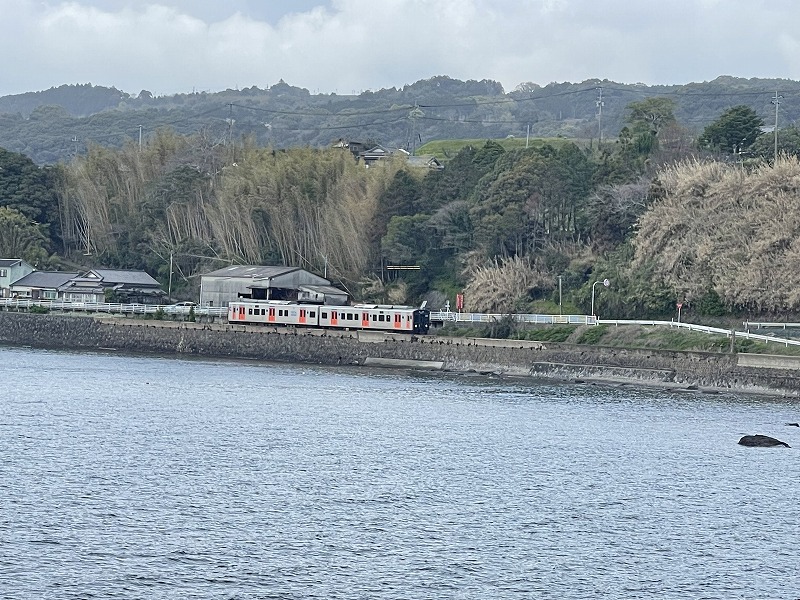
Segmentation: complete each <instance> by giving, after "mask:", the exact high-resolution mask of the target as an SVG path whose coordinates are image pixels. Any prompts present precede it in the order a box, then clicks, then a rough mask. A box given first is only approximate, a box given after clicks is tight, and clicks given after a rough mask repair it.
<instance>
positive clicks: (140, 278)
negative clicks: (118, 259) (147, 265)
mask: <svg viewBox="0 0 800 600" xmlns="http://www.w3.org/2000/svg"><path fill="white" fill-rule="evenodd" d="M93 273H94V274H96V275H97V276H98V277H99V278H100V279H101V280H102V282H103V285H114V284H118V283H121V284H124V285H140V286H141V285H143V286H147V287H158V286H159V283H158V282H157V281H156V280H155V279H153V278H152V277H150V275H148V274H147V273H145V272H144V271H129V270H125V269H92V270H91V271H89V273H87V274H86V276H85V278H87V279H88V278H92V279H93V277H92V274H93Z"/></svg>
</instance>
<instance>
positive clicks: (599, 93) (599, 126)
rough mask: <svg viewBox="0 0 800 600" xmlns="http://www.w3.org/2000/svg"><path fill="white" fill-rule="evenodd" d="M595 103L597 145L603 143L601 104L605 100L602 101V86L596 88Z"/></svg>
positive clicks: (602, 104)
mask: <svg viewBox="0 0 800 600" xmlns="http://www.w3.org/2000/svg"><path fill="white" fill-rule="evenodd" d="M595 104H596V105H597V136H598V140H599V141H598V142H597V144H598V146H599V145H600V144H602V143H603V106H604V105H605V102H603V88H601V87H599V88H597V100H596V101H595Z"/></svg>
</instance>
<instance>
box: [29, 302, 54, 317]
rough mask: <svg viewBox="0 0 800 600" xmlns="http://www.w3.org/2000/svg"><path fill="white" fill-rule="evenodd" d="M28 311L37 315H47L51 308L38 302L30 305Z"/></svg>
mask: <svg viewBox="0 0 800 600" xmlns="http://www.w3.org/2000/svg"><path fill="white" fill-rule="evenodd" d="M28 312H32V313H33V314H35V315H46V314H47V313H49V312H50V309H49V308H47V307H46V306H40V305H38V304H34V305H33V306H31V307H30V310H29V311H28Z"/></svg>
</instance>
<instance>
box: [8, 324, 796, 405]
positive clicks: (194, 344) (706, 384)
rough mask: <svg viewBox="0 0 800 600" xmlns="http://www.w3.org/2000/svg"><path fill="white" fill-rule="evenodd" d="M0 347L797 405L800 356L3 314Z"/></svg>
mask: <svg viewBox="0 0 800 600" xmlns="http://www.w3.org/2000/svg"><path fill="white" fill-rule="evenodd" d="M0 344H3V345H9V346H29V347H33V348H42V349H65V350H93V351H106V352H132V353H142V354H161V355H177V356H199V357H205V358H234V359H236V358H240V359H255V360H264V361H270V362H276V363H280V362H289V363H297V364H318V365H330V366H336V365H344V364H347V365H354V366H355V365H360V366H368V367H374V368H397V369H406V370H427V371H439V372H449V373H454V374H463V375H468V374H471V373H475V374H480V375H484V376H498V377H502V378H516V377H520V378H526V379H543V380H552V381H559V382H572V383H577V384H603V385H616V386H621V385H635V386H641V387H654V388H661V389H671V390H677V391H692V392H698V393H707V394H715V393H721V392H741V393H748V394H758V395H769V396H773V397H774V396H778V397H781V396H782V397H791V398H796V397H800V358H795V357H786V356H773V355H750V354H715V353H705V352H685V351H675V350H652V349H642V348H618V347H613V348H612V347H602V346H579V345H571V344H563V343H544V342H532V341H526V340H493V339H485V338H444V337H437V336H435V335H425V336H422V335H409V334H392V333H377V332H365V331H344V330H336V331H328V330H314V329H308V330H301V329H289V328H274V327H263V326H252V325H231V324H227V323H224V324H223V323H220V324H215V323H189V322H176V321H154V320H140V319H132V318H124V317H121V318H114V317H112V318H109V317H107V316H103V317H98V316H85V315H82V316H74V315H62V314H46V315H42V314H30V313H17V312H6V311H0Z"/></svg>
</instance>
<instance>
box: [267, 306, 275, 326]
mask: <svg viewBox="0 0 800 600" xmlns="http://www.w3.org/2000/svg"><path fill="white" fill-rule="evenodd" d="M267 321H268V322H270V323H274V322H275V309H274V308H273V307H271V306H270V307H269V309H268V310H267Z"/></svg>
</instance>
